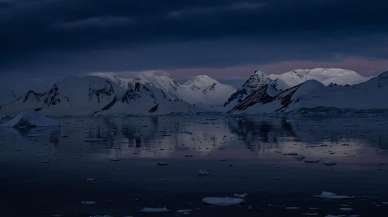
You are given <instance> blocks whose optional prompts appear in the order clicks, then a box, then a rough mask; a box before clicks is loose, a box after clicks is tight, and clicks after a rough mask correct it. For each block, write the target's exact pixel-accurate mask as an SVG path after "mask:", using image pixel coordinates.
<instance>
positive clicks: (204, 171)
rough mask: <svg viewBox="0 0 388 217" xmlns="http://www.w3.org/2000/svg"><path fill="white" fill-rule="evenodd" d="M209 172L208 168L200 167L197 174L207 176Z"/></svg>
mask: <svg viewBox="0 0 388 217" xmlns="http://www.w3.org/2000/svg"><path fill="white" fill-rule="evenodd" d="M208 175H210V172H209V171H208V170H204V169H200V170H198V176H208Z"/></svg>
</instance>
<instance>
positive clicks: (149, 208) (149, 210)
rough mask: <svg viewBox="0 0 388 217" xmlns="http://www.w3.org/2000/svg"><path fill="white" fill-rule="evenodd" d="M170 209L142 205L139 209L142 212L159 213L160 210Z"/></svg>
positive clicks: (166, 210)
mask: <svg viewBox="0 0 388 217" xmlns="http://www.w3.org/2000/svg"><path fill="white" fill-rule="evenodd" d="M169 211H170V210H168V209H167V208H166V207H162V208H151V207H144V208H143V209H142V210H140V212H143V213H161V212H169Z"/></svg>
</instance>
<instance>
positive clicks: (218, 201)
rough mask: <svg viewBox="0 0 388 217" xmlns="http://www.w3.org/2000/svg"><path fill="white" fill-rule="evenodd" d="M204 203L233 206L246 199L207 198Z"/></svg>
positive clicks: (203, 200)
mask: <svg viewBox="0 0 388 217" xmlns="http://www.w3.org/2000/svg"><path fill="white" fill-rule="evenodd" d="M202 202H203V203H206V204H209V205H215V206H233V205H238V204H241V203H243V202H244V199H242V198H237V197H205V198H203V199H202Z"/></svg>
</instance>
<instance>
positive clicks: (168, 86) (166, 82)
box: [93, 71, 236, 109]
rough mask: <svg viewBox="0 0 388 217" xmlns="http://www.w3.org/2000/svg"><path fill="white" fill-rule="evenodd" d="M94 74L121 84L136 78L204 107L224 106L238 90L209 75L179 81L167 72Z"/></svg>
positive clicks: (176, 97) (175, 96) (174, 96)
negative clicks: (119, 74) (133, 74)
mask: <svg viewBox="0 0 388 217" xmlns="http://www.w3.org/2000/svg"><path fill="white" fill-rule="evenodd" d="M93 75H95V76H99V77H103V78H107V79H109V80H111V81H113V82H115V83H117V84H119V85H120V86H123V84H126V83H128V81H129V80H133V79H135V80H138V81H139V82H140V83H142V84H147V85H150V86H153V87H155V88H158V89H161V90H163V92H164V93H165V94H166V95H168V97H170V98H172V99H180V100H182V101H185V102H187V103H189V104H191V105H195V106H196V107H199V108H203V109H209V108H214V107H216V106H222V105H223V104H224V102H225V101H226V100H227V99H228V97H229V96H230V95H231V94H232V93H233V92H235V90H236V89H235V88H234V87H232V86H229V85H226V84H222V83H220V82H218V81H217V80H215V79H213V78H211V77H209V76H207V75H198V76H195V77H193V78H192V79H190V80H187V81H186V82H184V83H179V82H177V81H176V80H174V79H172V78H171V77H170V76H168V75H166V74H161V73H157V72H152V71H149V72H144V73H141V74H138V75H135V76H133V77H132V78H125V77H120V76H117V75H115V74H110V73H95V74H93ZM125 86H126V85H124V87H125Z"/></svg>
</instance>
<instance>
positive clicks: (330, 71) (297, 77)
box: [268, 68, 368, 87]
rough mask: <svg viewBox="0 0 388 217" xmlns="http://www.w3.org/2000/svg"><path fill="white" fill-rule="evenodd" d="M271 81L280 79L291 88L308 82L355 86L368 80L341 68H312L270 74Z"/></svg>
mask: <svg viewBox="0 0 388 217" xmlns="http://www.w3.org/2000/svg"><path fill="white" fill-rule="evenodd" d="M268 76H269V77H270V78H271V79H279V80H281V81H283V82H284V83H285V84H287V85H288V86H289V87H292V86H296V85H298V84H301V83H303V82H305V81H307V80H316V81H319V82H321V83H322V84H324V85H330V84H338V85H347V84H350V85H353V84H358V83H362V82H364V81H366V80H368V78H367V77H364V76H362V75H360V74H359V73H357V72H355V71H352V70H348V69H341V68H312V69H294V70H291V71H288V72H285V73H282V74H270V75H268Z"/></svg>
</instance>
